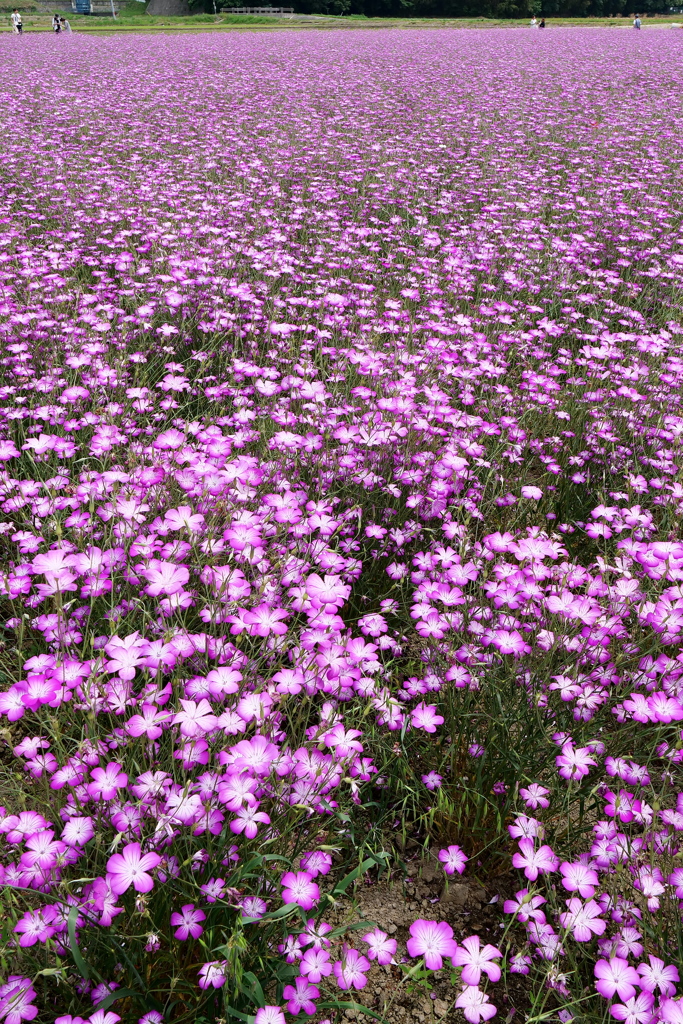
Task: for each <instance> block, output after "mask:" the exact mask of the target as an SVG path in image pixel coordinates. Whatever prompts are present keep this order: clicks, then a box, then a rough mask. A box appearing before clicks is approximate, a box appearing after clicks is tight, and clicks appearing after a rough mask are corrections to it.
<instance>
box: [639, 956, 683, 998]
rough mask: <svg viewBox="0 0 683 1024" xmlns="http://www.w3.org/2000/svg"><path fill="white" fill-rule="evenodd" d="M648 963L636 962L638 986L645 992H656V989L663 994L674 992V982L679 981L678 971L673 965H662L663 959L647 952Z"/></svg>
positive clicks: (673, 993)
mask: <svg viewBox="0 0 683 1024" xmlns="http://www.w3.org/2000/svg"><path fill="white" fill-rule="evenodd" d="M649 960H650V963H649V964H638V974H639V975H640V987H641V988H642V989H643V990H644V991H645V992H656V991H657V989H659V991H660V992H661V993H662V995H663V996H673V995H675V994H676V982H677V981H680V978H679V976H678V971H677V969H676V968H675V967H674V966H673V965H671V964H670V965H668V966H666V967H665V966H664V961H663V960H660V959H659V957H656V956H653V955H652V953H650V954H649Z"/></svg>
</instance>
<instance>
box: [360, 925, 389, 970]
mask: <svg viewBox="0 0 683 1024" xmlns="http://www.w3.org/2000/svg"><path fill="white" fill-rule="evenodd" d="M363 942H367V944H368V957H369V959H370V960H377V963H378V964H380V965H381V966H384V965H386V964H390V963H393V958H394V953H395V952H396V939H390V938H389V936H388V935H387V933H386V932H383V931H382V929H381V928H373V930H372V931H371V932H366V934H365V935H364V936H363Z"/></svg>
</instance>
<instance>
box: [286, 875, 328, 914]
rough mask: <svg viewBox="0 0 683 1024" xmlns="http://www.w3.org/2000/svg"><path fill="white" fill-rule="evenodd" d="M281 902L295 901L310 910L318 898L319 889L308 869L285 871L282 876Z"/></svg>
mask: <svg viewBox="0 0 683 1024" xmlns="http://www.w3.org/2000/svg"><path fill="white" fill-rule="evenodd" d="M282 886H283V888H282V901H283V903H296V904H297V906H299V907H302V908H303V909H304V910H310V909H311V907H313V906H314V905H315V904H316V903H317V902H318V900H319V899H320V889H319V888H318V886H317V884H316V883H315V882H314V881H313V875H311V874H310V873H309V872H308V871H287V872H286V873H285V874H284V875H283V876H282Z"/></svg>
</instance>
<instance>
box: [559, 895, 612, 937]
mask: <svg viewBox="0 0 683 1024" xmlns="http://www.w3.org/2000/svg"><path fill="white" fill-rule="evenodd" d="M566 902H567V911H566V913H563V914H560V924H561V925H562V927H563V928H566V929H567V931H571V933H572V935H573V936H574V938H575V939H576V941H577V942H590V940H591V939H592V938H593V936H594V935H602V934H603V932H604V931H605V928H606V927H607V925H606V924H605V922H604V921H603V919H602V918H601V917H600V914H601V913H602V908H601V907H600V906H599V904H597V903H596V902H595V900H588V902H587V903H582V902H581V900H580V899H578V897H576V896H574V897H573V898H572V899H570V900H567V901H566Z"/></svg>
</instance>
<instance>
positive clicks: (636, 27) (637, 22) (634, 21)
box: [633, 14, 642, 31]
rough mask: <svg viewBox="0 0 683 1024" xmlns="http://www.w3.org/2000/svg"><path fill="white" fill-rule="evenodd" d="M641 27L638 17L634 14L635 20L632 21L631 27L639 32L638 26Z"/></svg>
mask: <svg viewBox="0 0 683 1024" xmlns="http://www.w3.org/2000/svg"><path fill="white" fill-rule="evenodd" d="M641 25H642V22H641V20H640V18H639V17H638V15H637V14H636V16H635V18H634V19H633V27H634V28H635V29H636V30H637V31H640V26H641Z"/></svg>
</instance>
